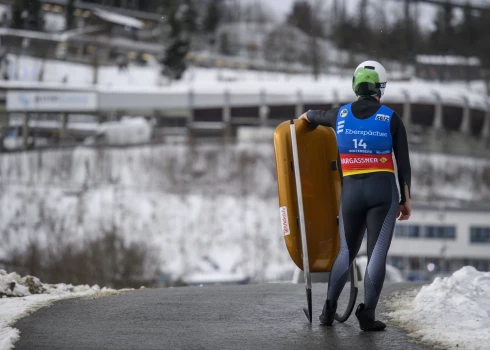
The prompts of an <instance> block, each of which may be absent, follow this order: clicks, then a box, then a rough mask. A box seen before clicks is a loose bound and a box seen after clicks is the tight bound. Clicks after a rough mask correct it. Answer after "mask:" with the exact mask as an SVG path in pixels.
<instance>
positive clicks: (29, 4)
mask: <svg viewBox="0 0 490 350" xmlns="http://www.w3.org/2000/svg"><path fill="white" fill-rule="evenodd" d="M24 9H27V12H28V15H27V20H26V22H27V23H26V25H25V26H26V27H27V29H30V30H36V31H42V30H44V19H43V16H42V13H41V1H40V0H27V1H26V0H24Z"/></svg>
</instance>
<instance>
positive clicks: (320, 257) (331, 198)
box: [274, 120, 357, 323]
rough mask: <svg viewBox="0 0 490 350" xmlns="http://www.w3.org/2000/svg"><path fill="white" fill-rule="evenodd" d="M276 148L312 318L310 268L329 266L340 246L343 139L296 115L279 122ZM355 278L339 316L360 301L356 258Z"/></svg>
mask: <svg viewBox="0 0 490 350" xmlns="http://www.w3.org/2000/svg"><path fill="white" fill-rule="evenodd" d="M274 149H275V156H276V170H277V184H278V189H279V207H280V212H281V222H282V228H283V234H284V239H285V241H286V246H287V249H288V252H289V255H290V256H291V259H292V260H293V261H294V263H295V264H296V265H297V266H298V267H299V268H300V269H302V270H303V271H304V274H305V284H306V296H307V302H308V309H307V310H306V309H305V310H304V311H305V314H306V316H307V317H308V320H309V321H310V323H311V321H312V302H311V278H310V272H329V271H330V270H331V268H332V265H333V262H334V260H335V257H336V256H337V253H338V251H339V248H340V237H339V229H338V219H337V218H338V211H339V204H340V191H341V184H340V173H339V171H338V168H337V152H338V151H337V139H336V137H335V133H334V131H333V130H332V129H331V128H327V127H323V126H318V127H317V128H316V129H315V128H314V127H312V126H311V125H310V124H309V123H308V122H307V121H305V120H296V121H292V120H291V122H284V123H282V124H280V125H279V126H278V127H277V128H276V130H275V132H274ZM296 184H301V186H296ZM303 267H304V268H303ZM350 279H351V283H350V285H351V291H350V298H349V304H348V306H347V309H346V311H345V313H344V314H343V315H342V316H340V315H338V314H337V315H335V319H336V320H337V321H339V322H344V321H346V320H347V319H348V318H349V316H350V314H351V312H352V310H353V308H354V304H355V302H356V298H357V269H356V266H355V261H354V263H353V264H352V267H351V271H350Z"/></svg>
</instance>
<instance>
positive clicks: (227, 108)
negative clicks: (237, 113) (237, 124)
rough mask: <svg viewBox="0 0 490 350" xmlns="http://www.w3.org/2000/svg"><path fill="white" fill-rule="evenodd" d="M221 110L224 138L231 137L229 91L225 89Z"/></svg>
mask: <svg viewBox="0 0 490 350" xmlns="http://www.w3.org/2000/svg"><path fill="white" fill-rule="evenodd" d="M223 102H224V103H223V110H222V113H223V115H222V117H223V123H224V124H225V135H224V136H225V139H230V138H231V96H230V91H229V90H228V89H226V90H225V91H224V92H223Z"/></svg>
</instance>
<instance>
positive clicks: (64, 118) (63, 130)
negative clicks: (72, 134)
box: [60, 112, 68, 139]
mask: <svg viewBox="0 0 490 350" xmlns="http://www.w3.org/2000/svg"><path fill="white" fill-rule="evenodd" d="M67 131H68V113H66V112H65V113H61V127H60V138H61V139H64V138H66V137H67V136H68V132H67Z"/></svg>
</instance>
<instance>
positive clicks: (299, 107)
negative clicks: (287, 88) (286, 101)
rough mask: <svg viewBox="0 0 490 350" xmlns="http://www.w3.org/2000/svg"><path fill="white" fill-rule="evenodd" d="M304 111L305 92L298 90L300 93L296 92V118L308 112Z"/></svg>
mask: <svg viewBox="0 0 490 350" xmlns="http://www.w3.org/2000/svg"><path fill="white" fill-rule="evenodd" d="M304 109H305V105H304V103H303V91H302V90H301V89H298V91H296V112H295V113H296V118H298V117H299V116H300V115H301V114H303V113H304V112H306V111H305V110H304Z"/></svg>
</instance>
